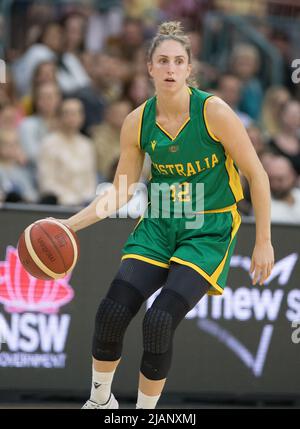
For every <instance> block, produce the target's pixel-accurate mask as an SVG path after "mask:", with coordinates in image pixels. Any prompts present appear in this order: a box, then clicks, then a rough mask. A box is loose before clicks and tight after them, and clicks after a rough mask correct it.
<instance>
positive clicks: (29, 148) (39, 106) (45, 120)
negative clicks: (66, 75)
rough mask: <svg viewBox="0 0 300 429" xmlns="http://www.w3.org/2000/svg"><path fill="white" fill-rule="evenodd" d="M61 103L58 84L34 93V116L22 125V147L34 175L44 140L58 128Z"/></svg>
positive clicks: (51, 84)
mask: <svg viewBox="0 0 300 429" xmlns="http://www.w3.org/2000/svg"><path fill="white" fill-rule="evenodd" d="M60 102H61V94H60V90H59V87H58V86H57V84H56V83H54V82H52V83H44V84H41V85H39V86H37V87H36V88H34V93H33V111H34V114H33V115H32V116H29V117H27V118H25V119H24V120H23V122H21V124H20V127H19V135H20V140H21V145H22V148H23V150H24V152H25V154H26V156H27V158H28V160H29V162H30V166H31V169H32V173H33V175H35V167H36V161H37V158H38V154H39V150H40V146H41V142H42V140H43V138H44V137H45V136H46V135H47V134H48V133H49V132H51V131H53V130H54V129H56V128H57V125H58V108H59V105H60Z"/></svg>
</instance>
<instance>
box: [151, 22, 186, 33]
mask: <svg viewBox="0 0 300 429" xmlns="http://www.w3.org/2000/svg"><path fill="white" fill-rule="evenodd" d="M157 35H163V36H179V37H180V36H185V34H184V31H183V27H182V25H181V22H179V21H169V22H163V23H162V24H161V25H160V26H159V27H158V31H157Z"/></svg>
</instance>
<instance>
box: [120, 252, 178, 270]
mask: <svg viewBox="0 0 300 429" xmlns="http://www.w3.org/2000/svg"><path fill="white" fill-rule="evenodd" d="M129 258H132V259H138V260H140V261H144V262H148V263H149V264H152V265H156V266H157V267H162V268H170V267H169V264H165V263H163V262H159V261H156V260H155V259H151V258H147V257H146V256H141V255H137V254H135V253H128V254H127V255H124V256H122V258H121V261H123V260H124V259H129Z"/></svg>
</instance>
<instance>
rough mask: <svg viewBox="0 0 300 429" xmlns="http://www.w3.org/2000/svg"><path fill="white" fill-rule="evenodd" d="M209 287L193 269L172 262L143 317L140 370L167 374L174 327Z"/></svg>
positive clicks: (149, 375) (157, 375)
mask: <svg viewBox="0 0 300 429" xmlns="http://www.w3.org/2000/svg"><path fill="white" fill-rule="evenodd" d="M209 288H210V284H209V283H208V282H207V281H206V280H205V279H204V278H203V277H202V276H200V275H199V274H198V273H197V272H196V271H194V270H193V269H191V268H189V267H186V266H183V265H178V264H171V268H170V272H169V276H168V279H167V282H166V285H165V287H164V288H163V290H162V292H161V293H160V295H158V297H157V298H156V300H155V301H154V303H153V305H152V307H151V308H150V309H149V310H148V311H147V313H146V316H145V318H144V323H143V339H144V354H143V358H142V363H141V372H142V374H143V375H144V376H145V377H146V378H148V379H150V380H161V379H163V378H166V377H167V374H168V371H169V369H170V366H171V360H172V343H173V336H174V332H175V329H176V328H177V326H178V325H179V323H180V322H181V320H182V319H183V318H184V316H185V315H186V314H187V313H188V311H189V310H190V309H191V308H193V307H194V306H195V304H196V303H197V302H198V301H199V300H200V299H201V298H202V297H203V296H204V295H205V294H206V293H207V291H208V290H209Z"/></svg>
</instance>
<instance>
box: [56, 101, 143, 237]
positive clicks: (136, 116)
mask: <svg viewBox="0 0 300 429" xmlns="http://www.w3.org/2000/svg"><path fill="white" fill-rule="evenodd" d="M141 109H142V106H140V107H138V108H137V109H135V110H134V111H133V112H131V113H130V114H129V115H128V116H127V118H126V119H125V121H124V123H123V126H122V129H121V134H120V146H121V155H120V160H119V163H118V167H117V170H116V174H115V178H114V181H113V186H112V187H110V188H109V189H108V191H107V192H106V193H105V194H104V195H101V196H98V197H96V198H95V199H94V200H93V201H92V202H91V203H90V205H89V206H88V207H86V208H84V209H83V210H81V211H80V212H78V213H77V214H75V215H74V216H72V217H70V218H69V219H68V220H65V221H63V222H64V223H66V224H67V225H68V226H69V227H71V228H72V229H73V230H74V231H78V230H80V229H83V228H86V227H87V226H89V225H92V224H94V223H96V222H98V221H99V220H101V219H104V218H106V217H108V216H110V215H112V214H113V213H115V212H116V211H117V210H118V209H119V208H121V207H122V206H123V205H125V204H126V203H127V202H128V201H129V200H130V198H131V197H132V192H131V193H129V189H130V187H131V189H132V186H131V185H133V184H134V183H137V182H138V180H139V178H140V175H141V171H142V168H143V162H144V153H143V152H142V151H141V150H140V148H139V143H138V131H139V120H140V114H141ZM122 176H123V179H124V176H126V177H127V181H126V183H127V186H124V181H123V184H122ZM108 202H109V204H108Z"/></svg>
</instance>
